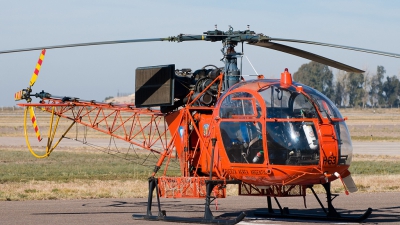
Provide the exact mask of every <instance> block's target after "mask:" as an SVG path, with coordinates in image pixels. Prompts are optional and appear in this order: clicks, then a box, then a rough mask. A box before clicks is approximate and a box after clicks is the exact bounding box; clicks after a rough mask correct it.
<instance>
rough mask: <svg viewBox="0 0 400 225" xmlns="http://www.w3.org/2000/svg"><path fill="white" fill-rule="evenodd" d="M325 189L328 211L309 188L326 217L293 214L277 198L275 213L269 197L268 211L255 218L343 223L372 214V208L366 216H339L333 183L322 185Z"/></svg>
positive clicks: (259, 211)
mask: <svg viewBox="0 0 400 225" xmlns="http://www.w3.org/2000/svg"><path fill="white" fill-rule="evenodd" d="M322 186H323V187H324V188H325V191H326V198H327V203H328V209H326V208H325V207H324V205H323V204H322V202H321V200H320V199H319V198H318V196H317V194H316V193H315V191H314V189H313V188H312V187H309V188H310V189H311V191H312V192H313V194H314V196H315V198H316V199H317V201H318V203H319V204H320V206H321V208H322V210H323V211H324V213H325V215H319V214H299V213H293V214H291V213H290V212H289V209H288V208H287V207H284V208H282V207H281V205H280V203H279V202H278V200H277V199H276V197H274V199H275V201H276V203H277V205H278V207H279V213H276V212H274V210H273V209H272V203H271V197H269V196H268V197H267V201H268V211H261V210H257V211H255V212H254V215H255V216H260V217H267V218H288V219H305V220H325V221H343V222H361V221H363V220H365V219H367V218H368V217H369V215H371V213H372V208H368V209H367V210H366V211H365V213H364V214H362V215H354V216H349V215H345V216H344V215H341V214H339V213H338V212H337V211H336V209H335V208H334V207H333V205H332V200H333V199H334V198H335V197H336V196H334V197H333V198H332V194H331V190H330V187H331V183H330V182H328V183H326V184H323V185H322Z"/></svg>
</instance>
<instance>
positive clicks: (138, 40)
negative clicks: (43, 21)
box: [0, 38, 172, 54]
mask: <svg viewBox="0 0 400 225" xmlns="http://www.w3.org/2000/svg"><path fill="white" fill-rule="evenodd" d="M151 41H172V39H171V38H147V39H131V40H118V41H100V42H87V43H77V44H66V45H53V46H45V47H35V48H22V49H12V50H5V51H0V54H5V53H13V52H27V51H34V50H42V49H54V48H72V47H81V46H90V45H109V44H123V43H132V42H151Z"/></svg>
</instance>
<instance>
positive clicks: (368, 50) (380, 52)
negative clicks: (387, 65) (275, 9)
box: [267, 37, 400, 58]
mask: <svg viewBox="0 0 400 225" xmlns="http://www.w3.org/2000/svg"><path fill="white" fill-rule="evenodd" d="M267 39H268V40H272V41H287V42H296V43H302V44H310V45H321V46H327V47H333V48H342V49H347V50H353V51H358V52H366V53H371V54H377V55H384V56H389V57H394V58H400V54H396V53H390V52H382V51H376V50H371V49H365V48H356V47H351V46H345V45H336V44H328V43H322V42H316V41H305V40H296V39H285V38H273V37H268V38H267Z"/></svg>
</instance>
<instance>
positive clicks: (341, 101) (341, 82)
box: [332, 70, 347, 106]
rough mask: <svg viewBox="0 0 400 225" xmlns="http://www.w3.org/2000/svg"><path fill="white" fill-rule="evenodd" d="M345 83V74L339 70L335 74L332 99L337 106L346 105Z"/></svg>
mask: <svg viewBox="0 0 400 225" xmlns="http://www.w3.org/2000/svg"><path fill="white" fill-rule="evenodd" d="M346 81H347V79H346V73H344V71H340V70H339V71H338V73H337V74H336V83H335V92H334V97H333V99H332V100H333V102H334V103H335V104H336V105H337V106H346V105H347V93H346Z"/></svg>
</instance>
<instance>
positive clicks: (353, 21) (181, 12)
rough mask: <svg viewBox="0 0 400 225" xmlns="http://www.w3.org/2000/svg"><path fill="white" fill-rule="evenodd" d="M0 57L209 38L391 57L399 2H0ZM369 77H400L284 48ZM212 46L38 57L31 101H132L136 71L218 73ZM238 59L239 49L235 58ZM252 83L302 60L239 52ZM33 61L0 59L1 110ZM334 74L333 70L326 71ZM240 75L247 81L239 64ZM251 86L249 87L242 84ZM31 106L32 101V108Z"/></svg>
mask: <svg viewBox="0 0 400 225" xmlns="http://www.w3.org/2000/svg"><path fill="white" fill-rule="evenodd" d="M0 4H1V6H2V7H0V51H2V50H10V49H20V48H29V47H41V46H51V45H59V44H73V43H82V42H96V41H112V40H125V39H140V38H163V37H168V36H176V35H178V34H202V33H203V32H205V31H208V30H213V29H214V25H215V24H217V26H218V29H219V30H223V31H227V30H228V28H229V26H232V27H233V29H234V30H245V29H246V26H247V25H250V29H251V30H253V31H255V32H256V33H263V34H264V35H267V36H271V37H276V38H288V39H289V38H290V39H300V40H309V41H318V42H325V43H332V44H340V45H347V46H354V47H359V48H367V49H373V50H380V51H386V52H392V53H397V54H400V44H399V43H398V40H399V37H400V29H399V27H400V1H395V0H388V1H379V0H376V1H369V0H363V1H351V0H338V1H324V0H315V1H314V0H309V1H307V0H304V1H294V0H293V1H287V0H282V1H261V0H253V1H236V0H230V1H211V0H203V1H185V0H172V1H171V0H170V1H135V0H126V1H120V0H113V1H104V0H96V1H77V0H70V1H51V0H43V1H42V0H36V1H28V0H22V1H5V0H0ZM280 43H281V44H285V45H289V46H292V47H296V48H300V49H303V50H306V51H310V52H313V53H315V54H319V55H322V56H324V57H327V58H330V59H333V60H336V61H339V62H342V63H345V64H348V65H350V66H353V67H356V68H360V69H363V70H366V71H367V72H369V73H370V74H373V73H375V71H376V67H377V66H378V65H382V66H384V67H385V69H386V75H389V76H393V75H397V76H400V59H399V58H390V57H385V56H378V55H372V54H367V53H361V52H354V51H348V50H343V49H334V48H329V47H322V46H312V45H306V44H295V43H287V42H286V43H284V42H280ZM221 47H222V45H221V43H220V42H216V43H211V42H204V41H199V42H182V43H172V42H171V43H170V42H150V43H130V44H118V45H104V46H89V47H77V48H65V49H50V50H47V52H46V56H45V59H44V61H43V64H42V68H41V71H40V74H39V77H38V80H37V81H36V84H35V85H34V87H33V91H34V92H35V93H36V92H40V91H42V90H44V91H46V92H49V93H51V94H53V95H57V96H72V97H79V98H81V99H86V100H97V101H102V100H104V98H105V97H108V96H116V95H117V93H133V92H134V88H135V87H134V80H135V69H136V68H137V67H144V66H154V65H164V64H175V67H176V68H191V69H192V70H196V69H200V68H202V67H203V66H205V65H208V64H213V65H216V66H218V67H220V66H223V64H222V62H221V61H220V59H221V57H222V54H221V52H220V49H221ZM236 50H237V51H239V50H240V48H237V49H236ZM244 54H245V55H246V57H247V58H248V59H249V61H250V62H251V64H252V65H253V66H254V68H255V70H256V71H257V73H258V74H263V75H264V76H265V77H266V78H279V77H280V73H281V72H283V71H284V69H285V68H288V69H289V71H290V72H292V73H294V72H296V71H297V69H298V68H299V67H300V66H301V65H302V64H305V63H308V62H309V60H307V59H303V58H299V57H296V56H292V55H288V54H285V53H281V52H277V51H274V50H269V49H265V48H260V47H256V46H248V45H244ZM39 55H40V51H31V52H21V53H11V54H0V107H8V106H13V105H16V102H15V101H14V93H15V92H17V91H19V90H21V89H23V88H26V87H27V86H28V83H29V80H30V78H31V76H32V73H33V70H34V68H35V65H36V62H37V60H38V57H39ZM333 71H334V73H337V70H333ZM243 73H244V74H255V73H256V72H255V71H254V70H253V69H252V67H251V65H250V63H249V62H248V61H247V59H245V60H244V61H243ZM245 78H246V79H251V77H245ZM37 101H38V100H34V102H37Z"/></svg>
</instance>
